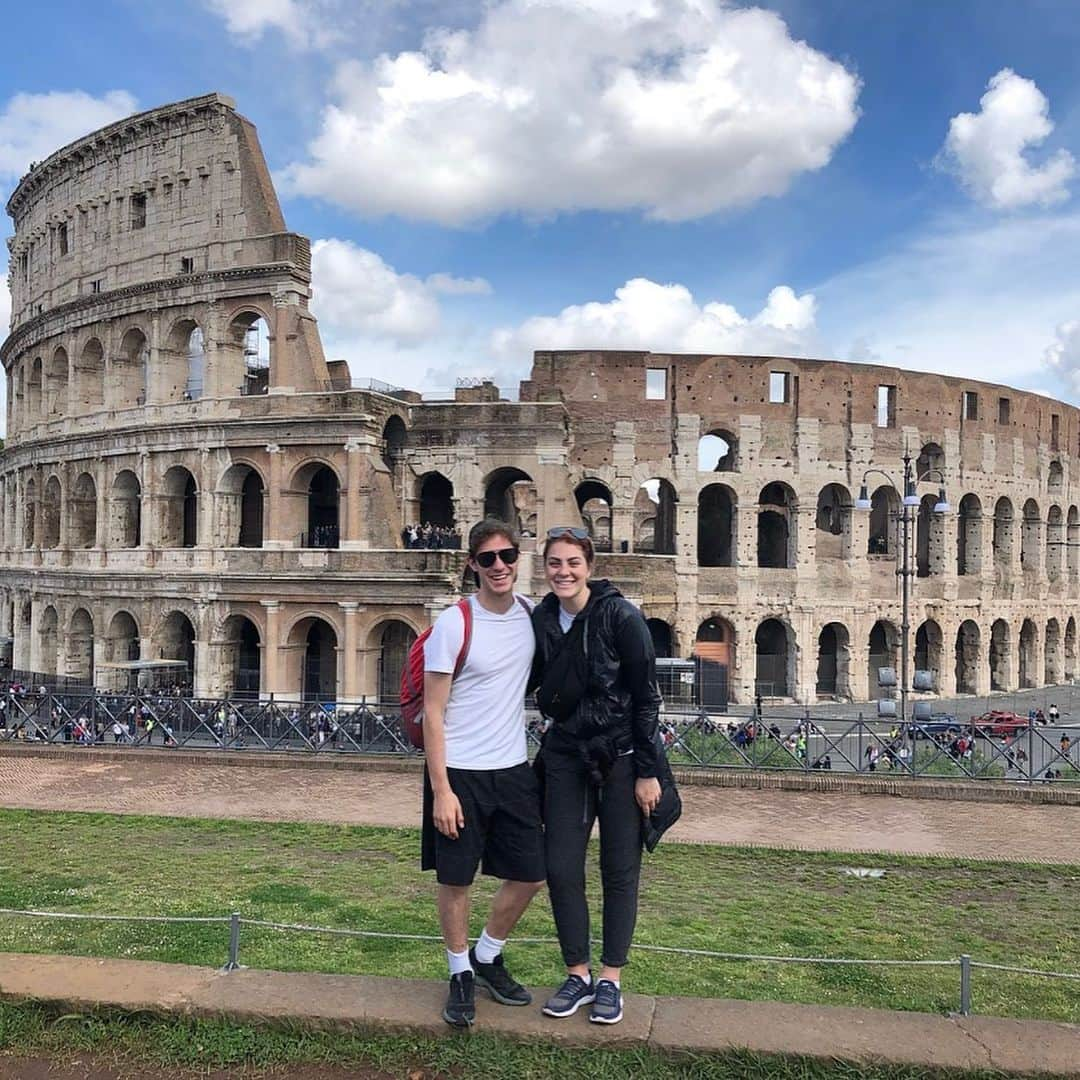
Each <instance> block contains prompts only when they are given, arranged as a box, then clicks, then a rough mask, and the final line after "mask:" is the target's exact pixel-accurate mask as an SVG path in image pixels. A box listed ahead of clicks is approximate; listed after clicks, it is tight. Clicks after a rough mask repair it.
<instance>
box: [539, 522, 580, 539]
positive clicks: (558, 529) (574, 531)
mask: <svg viewBox="0 0 1080 1080" xmlns="http://www.w3.org/2000/svg"><path fill="white" fill-rule="evenodd" d="M567 535H569V536H572V537H573V538H574V539H575V540H588V539H589V530H588V529H582V528H579V527H578V526H576V525H556V526H555V528H554V529H548V539H549V540H557V539H558V538H559V537H560V536H567Z"/></svg>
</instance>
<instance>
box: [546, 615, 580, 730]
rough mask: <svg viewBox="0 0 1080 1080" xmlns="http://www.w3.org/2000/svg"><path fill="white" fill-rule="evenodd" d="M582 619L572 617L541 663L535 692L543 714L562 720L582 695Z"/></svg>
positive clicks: (558, 721) (571, 710)
mask: <svg viewBox="0 0 1080 1080" xmlns="http://www.w3.org/2000/svg"><path fill="white" fill-rule="evenodd" d="M584 637H585V620H584V619H578V620H575V622H574V624H573V626H571V627H570V629H569V630H568V631H567V632H566V633H565V634H563V636H562V640H561V641H560V642H559V644H558V647H557V648H556V649H555V650H554V651H553V652H552V654H551V656H550V657H549V658H548V661H547V663H546V664H545V665H544V675H543V678H542V680H541V682H540V686H539V687H538V688H537V691H536V704H537V705H538V706H539V708H540V711H541V712H542V713H543V714H544V716H547V717H550V718H551V719H552V720H554V721H555V722H556V723H558V724H561V723H565V722H566V721H567V720H569V719H570V717H571V716H573V714H574V710H575V709H577V707H578V705H579V704H580V702H581V699H582V698H583V697H584V696H585V688H586V686H587V684H588V664H587V660H586V657H585V642H584Z"/></svg>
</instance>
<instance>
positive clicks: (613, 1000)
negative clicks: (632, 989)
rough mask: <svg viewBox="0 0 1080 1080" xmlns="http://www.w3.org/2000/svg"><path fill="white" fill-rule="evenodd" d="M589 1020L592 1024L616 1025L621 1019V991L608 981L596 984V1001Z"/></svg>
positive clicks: (602, 980) (603, 980)
mask: <svg viewBox="0 0 1080 1080" xmlns="http://www.w3.org/2000/svg"><path fill="white" fill-rule="evenodd" d="M589 1019H590V1020H591V1021H592V1022H593V1023H594V1024H617V1023H618V1022H619V1021H620V1020H621V1019H622V991H620V990H619V988H618V987H617V986H616V985H615V984H614V983H613V982H612V981H611V980H610V979H601V980H600V981H599V982H598V983H597V984H596V1000H595V1001H594V1002H593V1007H592V1010H591V1011H590V1012H589Z"/></svg>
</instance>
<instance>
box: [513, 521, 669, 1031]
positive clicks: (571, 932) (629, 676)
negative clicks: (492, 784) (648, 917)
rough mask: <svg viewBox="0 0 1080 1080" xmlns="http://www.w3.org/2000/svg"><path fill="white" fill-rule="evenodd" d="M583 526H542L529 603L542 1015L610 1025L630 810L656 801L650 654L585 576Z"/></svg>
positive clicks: (633, 818)
mask: <svg viewBox="0 0 1080 1080" xmlns="http://www.w3.org/2000/svg"><path fill="white" fill-rule="evenodd" d="M595 558H596V556H595V551H594V548H593V544H592V541H591V540H590V538H589V534H588V532H587V531H586V530H585V529H580V528H573V527H566V528H561V527H560V528H555V529H552V530H551V531H550V532H549V533H548V536H547V540H546V541H545V544H544V573H545V576H546V578H547V582H548V585H549V586H550V587H551V592H550V593H548V595H547V596H545V597H544V599H543V600H542V601H541V602H540V603H539V604H538V605H537V607H536V609H535V610H534V612H533V628H534V630H535V632H536V641H537V671H536V675H535V677H534V681H537V682H538V684H539V687H538V691H537V703H538V704H539V705H540V709H541V711H542V712H543V713H544V715H545V716H546V717H548V718H549V720H550V721H551V722H552V724H551V727H550V728H549V729H548V730H547V732H546V734H545V735H544V741H543V745H542V747H541V750H540V753H539V769H540V771H541V774H542V777H543V780H542V783H543V787H544V829H545V839H546V850H547V869H548V892H549V894H550V896H551V908H552V913H553V915H554V918H555V928H556V931H557V932H558V937H559V946H560V949H561V952H562V959H563V962H564V963H565V965H566V979H565V981H564V982H563V984H562V985H561V986H560V987H559V988H558V989H557V990H556V991H555V993H554V994H553V995H552V996H551V997H550V998H549V999H548V1001H547V1003H546V1004H545V1005H544V1007H543V1011H544V1013H545V1014H546V1015H548V1016H554V1017H565V1016H572V1015H573V1014H574V1013H575V1012H577V1010H578V1009H579V1008H581V1007H582V1006H584V1005H591V1006H592V1008H591V1009H590V1012H589V1019H590V1020H591V1021H593V1022H594V1023H597V1024H617V1023H618V1022H619V1021H620V1020H621V1019H622V1016H623V1007H622V979H621V976H622V969H623V967H625V965H626V963H627V960H628V953H629V949H630V941H631V938H632V937H633V933H634V925H635V922H636V921H637V907H638V879H639V876H640V872H641V848H642V840H641V833H642V823H643V822H642V815H643V814H648V813H650V812H651V811H652V810H653V808H654V807H655V806H656V804H657V803H658V801H659V799H660V790H661V789H660V782H659V780H658V779H657V773H658V765H659V762H658V755H659V753H660V751H659V749H658V745H657V738H656V734H657V725H658V718H659V708H660V694H659V691H658V690H657V687H656V657H655V653H654V650H653V644H652V638H651V636H650V634H649V629H648V627H647V626H646V624H645V619H644V616H643V615H642V614H641V612H640V611H639V610H638V609H637V608H636V607H634V605H633V604H631V603H630V602H629V601H627V600H626V599H624V597H623V596H622V594H621V593H620V592H619V591H618V589H616V588H615V586H613V585H612V584H611V582H609V581H605V580H595V581H594V580H590V575H591V573H592V569H593V564H594V562H595ZM597 819H599V822H600V877H601V883H602V885H603V893H604V900H603V951H602V953H601V956H600V963H601V969H600V972H599V976H598V978H596V979H595V980H594V977H593V972H592V968H591V963H592V957H591V953H590V942H591V939H590V931H589V907H588V903H587V900H586V896H585V857H586V850H587V845H588V840H589V836H590V834H591V832H592V828H593V824H594V822H595V821H596V820H597Z"/></svg>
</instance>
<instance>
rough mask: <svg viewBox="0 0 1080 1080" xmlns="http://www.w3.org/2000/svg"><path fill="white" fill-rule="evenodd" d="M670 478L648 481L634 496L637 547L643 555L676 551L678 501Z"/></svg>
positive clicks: (657, 478) (635, 547)
mask: <svg viewBox="0 0 1080 1080" xmlns="http://www.w3.org/2000/svg"><path fill="white" fill-rule="evenodd" d="M677 502H678V496H677V495H676V494H675V488H674V487H673V486H672V484H671V482H670V481H668V480H663V479H661V478H659V477H655V478H652V479H649V480H646V481H645V482H644V483H643V484H642V485H641V486H640V487H639V488H638V489H637V494H636V495H635V496H634V550H635V551H639V552H641V553H642V554H643V555H674V554H675V504H676V503H677Z"/></svg>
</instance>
